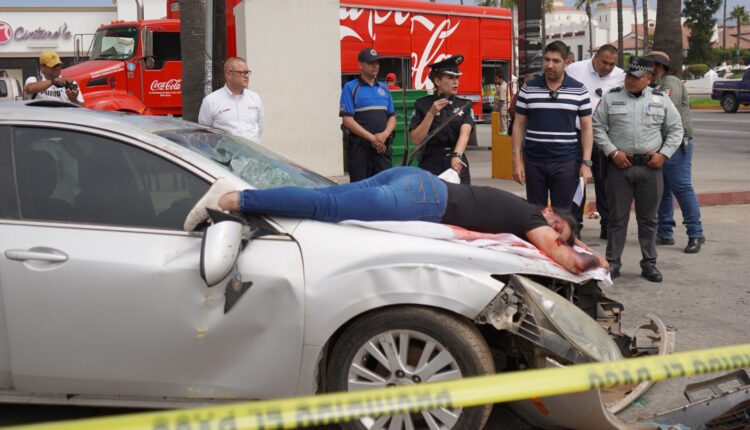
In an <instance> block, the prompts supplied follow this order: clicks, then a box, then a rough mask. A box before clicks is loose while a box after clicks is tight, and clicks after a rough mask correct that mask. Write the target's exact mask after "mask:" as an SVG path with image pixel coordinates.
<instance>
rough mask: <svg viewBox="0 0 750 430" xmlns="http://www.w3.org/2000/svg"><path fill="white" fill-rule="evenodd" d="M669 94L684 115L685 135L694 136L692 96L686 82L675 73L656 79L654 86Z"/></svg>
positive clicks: (681, 115)
mask: <svg viewBox="0 0 750 430" xmlns="http://www.w3.org/2000/svg"><path fill="white" fill-rule="evenodd" d="M654 88H656V89H658V90H661V91H662V92H663V93H664V94H666V95H668V96H669V98H670V99H671V100H672V103H674V106H675V107H676V108H677V112H679V113H680V117H682V128H684V129H685V137H688V138H690V139H692V138H693V121H692V119H691V117H690V96H689V94H688V92H687V89H686V88H685V84H684V83H682V81H681V80H680V79H679V78H678V77H676V76H673V75H665V76H663V77H662V78H661V79H657V80H656V86H655V87H654Z"/></svg>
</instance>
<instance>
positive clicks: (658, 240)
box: [656, 236, 697, 252]
mask: <svg viewBox="0 0 750 430" xmlns="http://www.w3.org/2000/svg"><path fill="white" fill-rule="evenodd" d="M656 244H657V245H674V239H667V238H666V237H661V236H656ZM696 252H697V251H696Z"/></svg>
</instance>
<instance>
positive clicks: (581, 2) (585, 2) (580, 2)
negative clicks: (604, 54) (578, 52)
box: [576, 0, 601, 57]
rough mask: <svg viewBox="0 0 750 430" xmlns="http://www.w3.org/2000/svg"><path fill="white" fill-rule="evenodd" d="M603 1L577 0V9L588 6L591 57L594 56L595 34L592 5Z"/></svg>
mask: <svg viewBox="0 0 750 430" xmlns="http://www.w3.org/2000/svg"><path fill="white" fill-rule="evenodd" d="M599 3H601V0H576V9H579V10H580V9H581V8H582V7H585V8H586V16H587V17H588V18H589V57H593V50H594V34H593V30H592V25H591V6H595V5H597V4H599Z"/></svg>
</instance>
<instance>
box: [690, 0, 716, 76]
mask: <svg viewBox="0 0 750 430" xmlns="http://www.w3.org/2000/svg"><path fill="white" fill-rule="evenodd" d="M721 4H722V0H685V8H684V9H683V10H682V16H683V17H685V24H686V25H687V26H688V27H690V38H689V39H688V42H689V43H690V48H689V49H688V55H687V61H688V62H689V63H707V62H708V60H709V58H708V57H709V51H710V48H711V36H712V35H713V33H714V26H715V25H716V19H715V18H714V14H715V13H716V12H718V10H719V8H720V7H721Z"/></svg>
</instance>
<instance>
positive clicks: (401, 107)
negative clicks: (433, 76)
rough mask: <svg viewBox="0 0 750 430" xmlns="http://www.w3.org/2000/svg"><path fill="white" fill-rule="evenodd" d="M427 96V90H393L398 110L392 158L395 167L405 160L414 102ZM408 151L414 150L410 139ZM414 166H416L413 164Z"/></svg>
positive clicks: (394, 101)
mask: <svg viewBox="0 0 750 430" xmlns="http://www.w3.org/2000/svg"><path fill="white" fill-rule="evenodd" d="M426 95H427V90H393V91H391V96H393V107H394V109H395V110H396V130H395V132H394V134H395V135H394V137H393V146H392V153H391V158H392V160H393V165H394V166H400V165H401V163H402V162H403V160H404V148H405V147H406V140H407V138H408V134H409V133H408V127H409V119H410V118H411V113H412V111H413V110H414V102H415V101H416V100H417V99H418V98H420V97H424V96H426ZM408 148H409V149H408V151H409V152H411V151H412V150H413V149H414V145H413V144H412V143H411V139H409V146H408ZM412 165H416V163H415V162H412Z"/></svg>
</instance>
